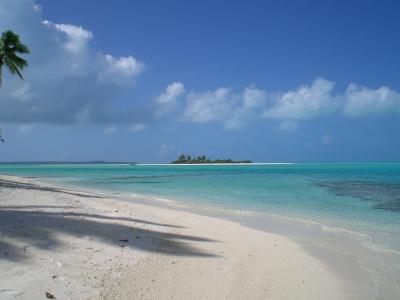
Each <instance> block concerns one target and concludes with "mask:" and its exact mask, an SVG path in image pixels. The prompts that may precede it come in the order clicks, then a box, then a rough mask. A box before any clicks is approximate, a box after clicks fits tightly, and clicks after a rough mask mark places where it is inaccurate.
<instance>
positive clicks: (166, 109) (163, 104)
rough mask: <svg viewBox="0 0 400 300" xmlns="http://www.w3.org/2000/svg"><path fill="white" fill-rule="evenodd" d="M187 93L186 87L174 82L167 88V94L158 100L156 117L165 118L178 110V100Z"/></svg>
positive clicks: (162, 94) (164, 93)
mask: <svg viewBox="0 0 400 300" xmlns="http://www.w3.org/2000/svg"><path fill="white" fill-rule="evenodd" d="M184 93H185V86H184V85H183V84H182V83H181V82H173V83H171V84H170V85H168V86H167V88H166V89H165V92H163V93H161V94H160V95H159V96H158V97H157V98H156V104H157V108H156V115H157V116H165V115H167V114H170V113H172V112H173V111H174V110H176V109H177V106H178V99H179V97H181V96H182V95H183V94H184Z"/></svg>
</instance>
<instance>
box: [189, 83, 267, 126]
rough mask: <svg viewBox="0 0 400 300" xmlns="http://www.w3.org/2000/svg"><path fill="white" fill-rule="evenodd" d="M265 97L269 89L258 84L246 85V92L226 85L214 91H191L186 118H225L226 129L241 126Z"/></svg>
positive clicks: (204, 120) (249, 118) (198, 121)
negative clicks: (235, 90) (233, 90)
mask: <svg viewBox="0 0 400 300" xmlns="http://www.w3.org/2000/svg"><path fill="white" fill-rule="evenodd" d="M265 100H266V93H265V92H264V91H262V90H259V89H256V88H252V87H249V88H246V89H245V90H244V92H243V93H233V92H232V91H231V90H230V89H228V88H225V87H220V88H217V89H216V90H214V91H207V92H202V93H194V92H192V93H190V94H188V95H187V97H186V106H185V108H184V111H183V120H184V121H189V122H195V123H206V122H222V123H223V124H224V127H225V128H226V129H230V130H235V129H241V128H243V126H245V125H246V124H247V122H249V121H250V120H251V119H252V118H253V117H255V116H256V111H257V109H259V108H260V107H261V106H262V105H263V104H264V102H265Z"/></svg>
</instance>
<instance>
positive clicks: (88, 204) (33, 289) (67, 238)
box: [0, 176, 351, 299]
mask: <svg viewBox="0 0 400 300" xmlns="http://www.w3.org/2000/svg"><path fill="white" fill-rule="evenodd" d="M0 180H7V181H10V182H12V181H18V182H22V183H27V184H33V180H30V179H21V178H17V177H11V176H0ZM6 185H11V186H12V184H11V183H7V182H6ZM3 186H4V181H3ZM39 186H40V187H42V188H45V187H46V186H45V185H43V184H40V185H39ZM32 187H33V186H30V185H26V186H24V188H22V189H21V188H12V187H11V188H10V187H0V299H46V296H45V292H46V291H47V292H50V293H51V294H53V295H54V296H55V297H56V298H57V299H348V298H350V296H351V295H347V294H346V293H345V291H346V290H345V288H343V286H342V285H341V281H340V279H339V278H337V277H336V275H335V274H334V273H333V272H331V271H330V270H329V269H328V268H327V267H326V265H325V264H324V263H323V262H321V261H319V260H318V259H316V258H314V257H313V256H311V255H310V254H308V253H307V252H305V251H304V250H303V249H302V248H301V247H300V246H299V245H298V244H296V243H294V242H293V241H291V240H289V239H288V238H286V237H284V236H280V235H275V234H270V233H267V232H262V231H257V230H254V229H249V228H247V227H244V226H241V225H240V224H237V223H233V222H229V221H225V220H220V219H216V218H210V217H205V216H200V215H196V214H193V213H188V212H181V211H176V210H172V209H167V208H161V207H156V206H154V205H143V204H138V203H135V202H134V201H132V203H127V202H123V201H119V200H116V199H111V198H108V197H104V198H99V197H93V196H96V195H97V196H99V195H101V194H97V193H96V195H94V194H92V195H91V194H87V193H83V192H82V193H81V192H79V193H81V194H79V193H78V192H76V191H71V190H68V191H67V190H63V192H59V191H58V192H57V191H52V190H50V191H47V190H37V189H32ZM65 192H67V193H65ZM71 193H72V194H73V195H72V194H71ZM120 240H127V241H120Z"/></svg>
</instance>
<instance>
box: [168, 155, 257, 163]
mask: <svg viewBox="0 0 400 300" xmlns="http://www.w3.org/2000/svg"><path fill="white" fill-rule="evenodd" d="M250 163H252V161H251V160H237V161H235V160H232V159H230V158H229V159H215V160H210V159H209V158H207V157H206V156H204V155H201V156H197V157H195V156H193V157H192V156H190V155H185V154H181V155H180V156H179V158H178V159H177V160H174V161H173V162H171V164H250Z"/></svg>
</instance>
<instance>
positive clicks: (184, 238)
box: [0, 206, 216, 261]
mask: <svg viewBox="0 0 400 300" xmlns="http://www.w3.org/2000/svg"><path fill="white" fill-rule="evenodd" d="M53 208H56V209H64V210H65V209H68V208H72V207H68V206H0V259H5V260H14V261H15V260H23V259H28V258H29V256H28V255H27V248H29V247H35V248H38V249H45V250H56V249H57V248H58V247H61V246H62V245H63V243H62V242H61V241H60V240H59V239H57V234H60V233H61V234H67V235H70V236H74V237H76V238H88V239H94V240H99V241H102V242H104V243H107V244H111V245H115V246H120V247H131V248H137V249H141V250H145V251H151V252H158V253H163V254H167V255H178V256H199V257H213V256H216V255H214V254H211V253H207V252H205V251H203V250H201V249H200V248H198V247H197V246H196V245H193V244H195V243H193V242H198V243H202V242H216V241H214V240H210V239H206V238H202V237H196V236H192V235H184V234H174V233H167V232H162V231H158V230H151V229H143V228H140V225H141V224H147V225H155V226H160V227H172V228H178V227H179V226H175V225H170V224H162V223H154V222H149V221H146V220H140V219H135V218H129V217H113V216H105V215H98V214H87V213H79V212H68V211H67V212H65V211H63V212H57V211H48V210H49V209H53ZM118 221H123V222H124V224H121V222H119V224H118V223H117V222H118Z"/></svg>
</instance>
